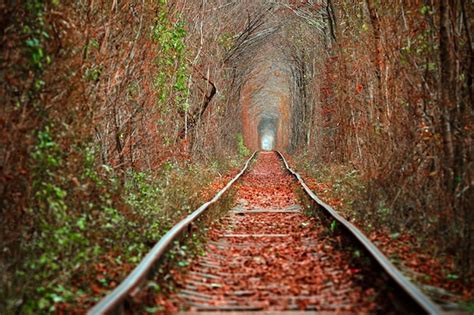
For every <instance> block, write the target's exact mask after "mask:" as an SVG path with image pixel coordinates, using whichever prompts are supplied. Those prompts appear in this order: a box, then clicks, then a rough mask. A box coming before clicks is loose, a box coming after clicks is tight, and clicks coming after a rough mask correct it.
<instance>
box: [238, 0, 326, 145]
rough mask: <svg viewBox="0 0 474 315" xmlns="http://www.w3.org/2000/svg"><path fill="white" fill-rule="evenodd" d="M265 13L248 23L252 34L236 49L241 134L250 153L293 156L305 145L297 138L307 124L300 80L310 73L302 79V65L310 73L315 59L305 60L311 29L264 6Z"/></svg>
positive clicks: (305, 24)
mask: <svg viewBox="0 0 474 315" xmlns="http://www.w3.org/2000/svg"><path fill="white" fill-rule="evenodd" d="M261 12H264V13H262V14H257V15H255V17H253V18H250V19H249V20H248V21H247V25H248V27H247V29H246V32H247V34H245V31H244V34H245V35H241V37H244V38H246V39H245V40H243V41H242V42H240V43H239V42H238V43H236V46H235V48H234V51H233V52H232V53H233V55H234V56H233V59H234V60H233V62H232V66H233V68H234V70H235V71H236V73H237V76H238V82H239V87H238V88H239V96H238V98H239V99H238V103H239V106H240V111H241V117H242V133H243V137H244V142H245V144H246V146H247V147H249V148H250V149H251V150H281V151H289V150H293V149H294V148H295V147H296V146H297V145H298V144H297V143H296V142H298V141H300V140H301V139H304V137H301V136H298V135H297V133H299V132H301V130H302V129H304V123H305V121H304V117H305V112H304V111H305V108H306V107H305V104H302V103H301V100H305V98H302V97H301V93H302V90H304V89H305V88H306V86H305V82H304V81H305V80H301V78H303V79H305V78H306V79H308V74H309V71H307V73H306V74H301V71H300V70H301V66H302V65H303V66H304V67H306V68H308V66H307V65H306V63H307V60H308V59H310V58H306V59H304V58H303V60H302V59H301V58H300V57H301V56H303V57H305V56H304V54H301V47H304V45H306V44H307V43H303V41H302V38H306V37H309V36H308V31H307V28H305V27H307V25H308V23H307V21H305V20H304V19H301V18H300V17H298V16H296V15H294V14H291V13H288V11H287V10H278V9H275V8H274V7H271V6H270V7H265V5H262V9H261ZM252 25H258V26H257V27H254V28H252V27H251V26H252ZM305 32H306V33H305ZM311 32H312V33H313V34H315V33H317V31H316V30H312V31H311ZM306 57H307V56H306ZM308 116H309V115H308ZM290 142H292V143H290Z"/></svg>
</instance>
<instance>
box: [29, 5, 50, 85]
mask: <svg viewBox="0 0 474 315" xmlns="http://www.w3.org/2000/svg"><path fill="white" fill-rule="evenodd" d="M45 5H46V4H45V1H43V0H28V1H26V3H25V8H26V12H27V13H28V15H29V18H28V19H27V20H26V21H27V23H25V25H23V29H22V32H23V34H24V36H25V37H26V39H25V48H26V54H27V56H28V59H29V61H30V65H31V68H32V69H35V70H36V71H38V72H41V71H43V70H44V67H45V65H47V64H49V63H51V57H50V56H49V55H48V54H47V53H46V51H45V49H44V46H45V41H46V40H48V39H49V34H48V32H47V28H46V26H45V20H44V15H45ZM39 85H40V84H35V86H36V87H39Z"/></svg>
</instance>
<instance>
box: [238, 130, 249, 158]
mask: <svg viewBox="0 0 474 315" xmlns="http://www.w3.org/2000/svg"><path fill="white" fill-rule="evenodd" d="M236 138H237V139H236V142H237V152H238V153H239V155H240V156H241V157H246V156H249V155H250V150H249V148H247V147H246V146H245V143H244V137H243V136H242V134H241V133H238V134H237V136H236Z"/></svg>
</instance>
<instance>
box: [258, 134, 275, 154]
mask: <svg viewBox="0 0 474 315" xmlns="http://www.w3.org/2000/svg"><path fill="white" fill-rule="evenodd" d="M261 141H262V143H261V147H262V150H264V151H271V150H273V141H274V139H273V136H271V135H264V136H263V137H262V140H261Z"/></svg>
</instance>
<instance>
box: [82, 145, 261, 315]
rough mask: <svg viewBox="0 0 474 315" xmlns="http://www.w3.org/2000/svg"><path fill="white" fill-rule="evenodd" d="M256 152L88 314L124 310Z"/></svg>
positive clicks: (237, 177) (174, 228)
mask: <svg viewBox="0 0 474 315" xmlns="http://www.w3.org/2000/svg"><path fill="white" fill-rule="evenodd" d="M256 153H257V152H254V153H253V154H252V156H251V157H250V158H249V159H248V160H247V162H245V165H244V167H243V168H242V169H241V171H240V172H239V173H238V174H237V175H236V176H235V177H234V178H233V179H232V180H230V181H229V182H228V183H227V185H226V186H225V187H224V188H222V189H221V190H220V191H219V192H218V193H217V194H216V195H215V196H214V198H212V199H211V200H210V201H208V202H206V203H205V204H203V205H202V206H200V207H199V208H198V209H196V210H195V211H194V212H193V213H191V214H190V215H188V216H187V217H186V218H184V219H183V220H181V221H180V222H178V223H177V224H176V225H175V226H173V227H172V228H171V229H170V230H169V231H168V232H167V233H166V234H165V235H164V236H163V237H162V238H161V239H160V240H159V241H158V243H156V244H155V246H153V248H152V249H151V250H150V251H149V252H148V254H147V255H146V256H145V257H144V258H143V259H142V261H141V262H140V263H139V264H138V265H137V267H135V269H134V270H133V271H132V272H131V273H130V274H129V275H128V276H127V277H126V278H125V280H123V281H122V283H120V285H119V286H117V287H116V288H115V289H114V290H113V291H112V292H110V293H109V294H108V295H107V296H105V297H104V298H103V299H102V300H100V301H99V302H98V303H97V304H96V305H95V306H94V307H93V308H91V309H90V310H89V311H88V312H87V314H90V315H96V314H110V313H112V312H117V313H120V312H121V311H122V310H123V306H124V303H125V301H126V299H127V297H128V296H129V295H130V294H131V293H132V292H134V291H135V289H136V288H138V287H139V286H140V285H141V284H142V283H143V282H144V281H145V280H146V279H147V277H148V275H149V274H150V273H151V271H152V270H153V268H154V266H155V265H157V264H158V262H159V260H160V258H161V257H162V256H163V255H164V254H165V253H166V251H167V250H168V249H169V248H170V247H171V245H172V244H173V242H174V241H175V240H176V239H177V238H178V237H179V236H180V235H182V234H183V232H184V231H186V229H187V228H188V227H189V226H190V225H191V224H192V223H193V222H194V221H195V220H196V219H197V218H198V217H199V216H200V215H201V214H203V213H204V211H206V210H207V209H208V208H209V206H210V205H212V204H213V203H215V202H216V201H218V200H219V198H221V197H222V195H223V194H224V193H225V192H226V191H227V190H228V189H229V188H230V187H231V186H232V185H233V184H234V183H235V182H236V181H237V180H238V179H239V178H240V177H241V176H242V175H243V174H244V173H245V171H246V170H247V168H248V166H249V164H250V161H252V159H253V158H254V157H255V154H256Z"/></svg>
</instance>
